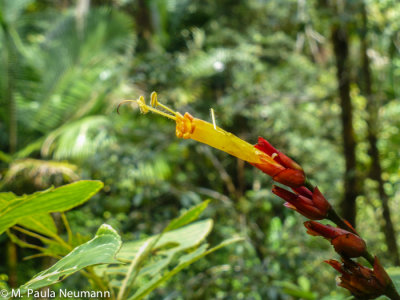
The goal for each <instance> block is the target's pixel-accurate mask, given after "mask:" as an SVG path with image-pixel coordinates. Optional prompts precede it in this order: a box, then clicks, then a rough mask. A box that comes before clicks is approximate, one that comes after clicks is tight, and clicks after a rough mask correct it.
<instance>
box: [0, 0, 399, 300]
mask: <svg viewBox="0 0 400 300" xmlns="http://www.w3.org/2000/svg"><path fill="white" fill-rule="evenodd" d="M360 1H361V0H360ZM360 1H352V2H351V3H352V5H351V7H350V9H349V11H346V12H344V13H342V14H340V15H335V14H333V13H332V11H331V10H330V8H329V5H326V3H325V2H324V1H316V0H315V1H302V0H282V1H262V0H239V1H232V0H223V1H212V0H203V1H200V0H192V1H189V0H182V1H178V0H166V1H163V0H135V1H134V0H114V1H103V0H93V1H90V5H88V3H89V1H85V0H77V1H61V0H60V1H39V0H36V1H34V0H31V1H28V0H15V1H8V0H0V23H1V30H0V53H1V55H0V87H1V91H0V167H1V176H2V178H1V179H2V183H1V188H2V190H4V191H13V192H14V193H16V194H19V195H20V194H24V193H31V192H34V191H37V190H41V189H44V188H46V187H49V186H51V185H61V184H64V183H67V182H70V181H74V180H76V179H77V178H79V177H80V178H83V179H98V180H101V181H103V182H104V189H103V190H102V192H101V193H100V194H98V195H96V196H95V197H94V198H93V200H92V201H90V202H88V203H86V204H85V205H83V206H81V207H79V208H78V209H75V210H73V211H71V212H69V213H68V214H67V216H68V219H69V221H70V223H71V227H72V228H73V230H74V232H78V233H80V234H81V235H82V236H84V237H89V236H93V235H94V233H95V232H96V230H97V228H98V227H99V226H100V225H101V224H103V223H108V224H110V225H111V226H112V227H113V228H116V229H117V231H118V232H119V233H121V235H122V239H123V240H133V239H142V238H145V237H147V236H148V235H151V234H157V233H159V232H161V231H162V229H163V228H164V227H165V226H166V224H167V221H168V220H170V219H172V218H173V217H174V216H176V215H178V214H179V212H180V211H183V210H186V209H188V208H189V207H192V206H193V205H197V204H199V203H201V201H202V200H204V199H205V198H212V199H215V200H214V201H213V202H212V203H211V204H210V206H209V207H208V208H207V209H206V210H205V213H204V215H205V217H207V218H212V219H214V220H215V229H214V231H213V232H212V233H211V234H210V236H209V240H210V243H211V244H218V243H219V242H220V241H221V240H224V239H226V238H229V237H231V236H234V235H240V236H243V237H245V242H243V243H238V244H235V245H234V246H231V247H227V248H223V249H221V250H219V251H218V252H215V253H213V254H212V255H210V256H207V258H205V259H202V260H200V261H199V262H197V263H196V264H194V265H193V266H191V267H190V268H189V269H187V270H185V271H182V272H181V273H180V274H178V275H177V276H176V277H174V278H173V279H172V280H171V281H170V282H169V283H168V284H166V285H163V286H162V287H160V288H159V289H157V290H156V291H155V292H154V293H153V294H152V295H151V296H150V299H161V298H162V299H164V298H166V299H231V298H234V299H292V298H302V299H322V298H323V297H325V298H323V299H345V298H346V297H347V296H348V294H347V293H346V291H344V290H342V289H339V288H337V287H336V286H335V279H334V278H335V276H336V274H335V273H334V272H333V270H331V269H330V267H329V266H328V265H325V264H324V263H323V260H324V259H329V258H332V257H334V256H335V254H334V252H333V251H332V249H330V247H329V244H328V243H327V242H326V241H324V240H320V239H317V238H314V237H309V236H306V234H305V230H304V229H303V226H302V222H303V221H304V219H303V218H302V217H301V216H299V215H296V214H295V213H294V212H292V211H290V210H287V209H286V208H284V207H283V206H282V202H281V200H280V199H277V197H275V196H274V195H272V193H271V192H270V188H271V183H272V181H271V180H270V179H269V178H267V177H266V176H265V175H264V174H262V173H261V172H259V171H258V170H255V169H253V168H252V167H251V166H249V165H245V164H244V163H242V162H240V161H237V160H236V159H235V158H233V157H229V156H228V155H227V154H225V153H221V152H218V151H216V150H214V149H209V148H207V147H206V146H204V145H199V144H196V143H195V142H194V141H189V140H178V139H176V138H175V136H174V124H173V123H172V122H171V121H169V120H166V119H163V118H160V117H158V116H155V115H150V114H149V115H146V116H140V115H139V112H138V110H132V109H130V108H129V107H128V106H126V107H122V108H121V115H117V114H116V105H117V104H118V103H119V102H120V101H121V100H123V99H136V98H137V97H138V96H139V95H141V94H143V95H145V96H147V95H149V94H150V92H151V91H153V90H156V91H157V92H158V93H159V100H160V101H162V102H163V103H164V104H167V105H169V106H170V107H173V108H174V109H176V110H177V111H180V112H185V111H188V112H189V113H191V114H192V115H194V116H196V117H198V118H202V119H205V120H210V119H211V117H210V115H209V109H210V108H211V107H212V108H213V109H214V111H215V114H216V122H217V124H218V126H220V127H222V128H224V129H226V130H228V131H231V132H233V133H234V134H236V135H237V136H239V137H241V138H243V139H245V140H247V141H249V142H250V143H255V142H256V140H257V136H263V137H265V138H266V139H268V140H269V141H270V142H271V143H272V144H273V145H275V146H276V147H277V148H279V149H280V150H281V151H283V152H284V153H286V154H288V155H289V156H290V157H293V158H294V159H295V160H296V161H298V162H300V163H301V165H302V166H303V168H304V169H305V170H306V172H307V175H308V176H309V177H310V179H311V181H312V182H314V183H316V184H318V186H319V187H320V189H321V190H322V191H323V193H324V195H325V196H326V198H327V199H329V201H331V202H332V203H333V204H334V205H335V204H337V203H339V201H340V199H341V197H342V194H343V187H342V176H343V172H344V158H343V154H342V140H341V131H340V130H341V123H340V111H341V107H340V104H339V101H338V96H337V83H336V77H335V72H336V70H335V64H334V57H333V53H332V45H331V43H330V28H331V26H333V24H335V23H336V22H345V23H346V24H347V25H348V28H349V32H350V37H351V41H352V46H351V53H350V55H351V56H350V57H351V64H352V65H354V66H357V65H359V64H360V57H359V55H358V51H359V50H358V49H359V47H360V32H359V29H358V28H359V27H358V26H360V25H359V24H360V15H359V9H358V8H359V7H358V5H359V4H360ZM364 2H365V4H366V7H367V12H368V18H369V23H368V32H369V39H370V44H369V47H370V48H369V49H368V55H369V57H370V59H371V68H372V72H373V79H374V82H375V85H374V93H375V94H376V101H378V107H379V112H378V113H379V114H378V116H379V122H378V124H379V128H378V132H379V134H378V135H379V138H380V139H379V143H378V146H379V150H380V151H381V156H382V158H381V159H382V165H383V170H384V172H383V177H384V180H385V182H386V184H385V189H386V192H387V194H388V195H389V196H390V205H391V209H392V212H393V213H392V218H393V221H394V224H395V227H396V228H395V229H396V230H397V232H399V231H400V218H399V214H398V213H397V212H398V207H400V194H399V186H400V173H399V163H400V152H399V151H398V148H399V144H400V140H399V137H400V134H399V128H400V123H399V122H400V121H399V120H400V101H399V97H400V87H399V84H398V82H399V79H400V63H399V62H400V55H399V54H400V51H399V45H400V36H399V33H398V32H399V28H400V18H399V14H400V13H399V12H400V4H399V3H397V2H396V1H392V0H384V1H374V0H366V1H364ZM349 76H351V77H352V78H354V79H356V78H357V77H358V76H359V70H358V69H357V68H356V67H354V68H353V72H352V73H351V74H349ZM355 82H356V80H355ZM351 96H352V101H353V106H354V127H355V133H356V139H357V142H358V144H357V156H358V163H359V166H358V172H359V173H360V176H361V177H362V178H363V182H364V184H363V194H362V195H361V196H359V198H358V199H357V201H358V211H357V214H358V218H357V219H358V224H357V228H358V230H359V232H360V233H362V235H363V237H364V238H365V239H366V240H367V241H368V244H369V247H370V250H371V252H373V253H376V254H378V255H379V257H381V258H382V261H383V262H384V264H385V265H389V264H390V263H389V257H390V256H389V254H388V253H387V252H386V250H387V246H386V245H385V242H384V237H383V234H382V233H381V232H380V225H381V222H382V220H381V212H380V210H381V208H380V201H379V197H378V194H377V192H376V183H375V182H373V181H371V180H369V179H367V177H368V168H369V165H370V163H371V162H370V157H369V153H368V144H367V140H366V136H367V129H366V128H367V124H366V111H365V106H366V100H365V98H364V97H363V96H362V95H361V93H360V88H359V87H358V86H357V85H356V84H354V85H353V86H352V87H351ZM18 234H19V233H18ZM62 234H65V235H66V234H67V233H62ZM6 240H7V237H6V236H5V235H2V236H0V244H1V247H2V248H3V247H5V246H6V242H7V241H6ZM82 241H83V240H82ZM35 253H36V252H35V251H34V250H30V249H18V266H17V268H18V282H19V283H20V284H22V283H24V282H26V281H27V280H28V279H30V278H31V277H32V276H33V275H34V274H36V273H37V272H38V271H40V270H43V269H44V267H43V264H46V261H44V260H40V259H35V260H29V261H23V260H22V259H23V257H25V256H30V255H34V254H35ZM0 261H1V264H0V274H1V273H8V272H9V269H8V268H9V267H7V263H6V262H7V257H6V253H5V252H3V251H2V252H1V254H0ZM63 284H64V285H65V286H66V287H69V288H71V287H75V288H76V287H80V288H83V287H84V286H85V285H87V283H85V282H82V281H79V280H77V279H74V277H73V276H72V277H70V278H68V279H67V280H66V281H64V282H63Z"/></svg>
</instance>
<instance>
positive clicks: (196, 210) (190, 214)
mask: <svg viewBox="0 0 400 300" xmlns="http://www.w3.org/2000/svg"><path fill="white" fill-rule="evenodd" d="M208 203H210V200H206V201H203V202H202V203H200V204H198V205H196V206H194V207H192V208H190V209H189V210H188V211H186V212H185V213H183V214H182V215H181V216H179V217H178V218H176V219H174V220H172V221H171V222H170V223H169V224H168V226H167V227H166V228H165V229H164V232H167V231H171V230H174V229H177V228H179V227H182V226H185V225H186V224H189V223H191V222H193V221H195V220H197V219H198V218H199V216H200V214H201V213H202V212H203V211H204V210H205V209H206V208H207V206H208Z"/></svg>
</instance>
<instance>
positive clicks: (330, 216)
mask: <svg viewBox="0 0 400 300" xmlns="http://www.w3.org/2000/svg"><path fill="white" fill-rule="evenodd" d="M326 218H327V219H328V220H330V221H332V222H333V223H335V224H336V225H337V226H339V227H340V228H342V229H345V230H347V231H350V232H351V233H354V234H356V235H358V233H357V232H356V231H355V230H354V228H352V227H351V226H349V224H347V223H346V222H345V221H344V220H343V219H342V218H341V217H340V216H339V215H338V214H337V213H336V211H335V210H334V209H333V208H331V209H330V210H329V212H328V215H327V216H326Z"/></svg>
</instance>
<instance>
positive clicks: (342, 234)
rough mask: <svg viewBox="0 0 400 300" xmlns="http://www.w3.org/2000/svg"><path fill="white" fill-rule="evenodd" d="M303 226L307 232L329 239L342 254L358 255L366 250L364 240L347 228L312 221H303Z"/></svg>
mask: <svg viewBox="0 0 400 300" xmlns="http://www.w3.org/2000/svg"><path fill="white" fill-rule="evenodd" d="M304 226H305V227H306V228H307V233H308V234H310V235H315V236H322V237H324V238H326V239H328V240H330V241H331V244H332V245H333V247H334V248H335V250H336V252H337V253H339V254H340V255H342V256H346V257H360V256H362V255H363V254H364V253H365V252H366V244H365V242H364V240H363V239H362V238H360V237H359V236H358V235H355V234H353V233H351V232H349V231H347V230H344V229H341V228H337V227H333V226H330V225H324V224H321V223H318V222H314V221H307V222H304Z"/></svg>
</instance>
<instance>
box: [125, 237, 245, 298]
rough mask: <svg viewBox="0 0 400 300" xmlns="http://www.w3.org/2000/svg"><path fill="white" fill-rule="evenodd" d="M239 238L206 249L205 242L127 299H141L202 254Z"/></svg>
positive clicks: (201, 256)
mask: <svg viewBox="0 0 400 300" xmlns="http://www.w3.org/2000/svg"><path fill="white" fill-rule="evenodd" d="M241 240H243V239H242V238H232V239H228V240H225V241H223V242H222V243H220V244H219V245H217V246H215V247H214V248H211V249H209V250H207V247H208V245H207V244H204V245H202V246H200V247H199V248H197V249H196V250H195V251H193V252H191V253H189V254H186V255H184V256H182V257H181V258H180V259H179V263H178V265H177V266H176V267H175V268H173V269H172V270H171V271H169V272H166V273H165V274H163V275H162V276H160V277H156V278H153V279H152V280H151V281H150V282H148V283H147V284H145V285H143V286H142V287H141V288H140V289H139V290H138V291H137V292H136V293H135V294H134V295H133V296H132V297H131V298H129V300H133V299H134V300H137V299H143V298H144V297H145V296H147V295H148V294H149V293H150V292H151V291H153V290H154V289H155V288H156V287H158V286H159V285H160V284H162V283H164V282H165V281H167V280H169V279H170V278H171V277H172V276H174V275H175V274H176V273H178V272H180V271H181V270H182V269H184V268H186V267H188V266H189V265H191V264H193V263H194V262H196V261H198V260H199V259H201V258H203V257H204V256H206V255H208V254H210V253H212V252H214V251H216V250H218V249H220V248H222V247H225V246H228V245H230V244H233V243H236V242H239V241H241Z"/></svg>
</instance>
